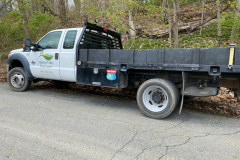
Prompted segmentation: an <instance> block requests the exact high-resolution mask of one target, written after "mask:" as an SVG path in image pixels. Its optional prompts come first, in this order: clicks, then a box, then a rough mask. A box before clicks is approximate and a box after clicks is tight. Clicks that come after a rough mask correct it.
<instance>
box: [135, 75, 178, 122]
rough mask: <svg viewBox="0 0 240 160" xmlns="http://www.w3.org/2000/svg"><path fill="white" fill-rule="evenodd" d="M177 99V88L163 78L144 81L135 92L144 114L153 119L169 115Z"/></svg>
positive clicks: (176, 103)
mask: <svg viewBox="0 0 240 160" xmlns="http://www.w3.org/2000/svg"><path fill="white" fill-rule="evenodd" d="M178 101H179V90H178V88H177V87H176V85H175V84H173V83H172V82H170V81H168V80H165V79H151V80H148V81H146V82H144V83H143V84H142V85H141V86H140V87H139V89H138V92H137V103H138V106H139V108H140V110H141V111H142V112H143V114H145V115H146V116H148V117H150V118H154V119H160V118H165V117H167V116H169V115H170V114H171V113H172V112H173V111H174V109H175V108H176V106H177V105H178Z"/></svg>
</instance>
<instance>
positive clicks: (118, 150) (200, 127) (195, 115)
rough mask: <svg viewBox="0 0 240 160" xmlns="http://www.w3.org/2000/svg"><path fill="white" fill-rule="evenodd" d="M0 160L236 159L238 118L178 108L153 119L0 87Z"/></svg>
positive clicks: (93, 101) (132, 106) (97, 102)
mask: <svg viewBox="0 0 240 160" xmlns="http://www.w3.org/2000/svg"><path fill="white" fill-rule="evenodd" d="M0 159H1V160H8V159H13V160H15V159H34V160H35V159H47V160H48V159H49V160H54V159H64V160H65V159H69V160H75V159H76V160H79V159H87V160H97V159H101V160H102V159H103V160H108V159H109V160H111V159H112V160H118V159H119V160H128V159H129V160H135V159H139V160H141V159H146V160H155V159H156V160H157V159H161V160H185V159H187V160H188V159H199V160H202V159H213V160H214V159H216V160H221V159H222V160H229V159H234V160H235V159H238V160H240V119H234V118H231V117H224V116H218V115H213V114H207V113H200V112H194V111H191V110H187V109H183V112H182V114H181V115H178V113H177V112H175V113H174V114H173V115H171V116H170V117H169V118H166V119H164V120H154V119H150V118H147V117H145V116H144V115H142V114H141V112H140V111H139V109H138V107H137V104H136V103H134V102H127V101H126V100H121V99H119V100H118V99H114V98H109V97H99V96H96V95H88V94H84V93H81V94H77V95H76V94H72V93H64V92H58V91H56V90H52V89H48V88H47V87H46V88H41V89H37V88H33V89H31V90H29V91H27V92H23V93H16V92H12V91H10V89H9V88H8V86H7V85H6V84H0Z"/></svg>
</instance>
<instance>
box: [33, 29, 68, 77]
mask: <svg viewBox="0 0 240 160" xmlns="http://www.w3.org/2000/svg"><path fill="white" fill-rule="evenodd" d="M63 32H64V31H63V30H58V31H52V32H49V33H48V34H47V35H45V36H44V37H43V38H42V39H41V40H40V41H39V42H38V43H37V44H38V45H39V46H41V48H39V49H38V50H37V51H33V52H31V54H30V55H29V56H30V61H29V62H30V70H31V72H32V75H33V76H34V77H36V78H45V79H53V80H60V79H61V77H60V73H59V64H60V60H59V53H60V52H61V47H60V46H61V44H62V36H63Z"/></svg>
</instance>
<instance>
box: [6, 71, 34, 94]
mask: <svg viewBox="0 0 240 160" xmlns="http://www.w3.org/2000/svg"><path fill="white" fill-rule="evenodd" d="M7 81H8V84H9V87H10V88H11V89H12V90H13V91H16V92H23V91H26V90H28V89H29V88H30V86H31V83H32V82H31V81H29V80H28V77H27V76H26V74H25V72H24V70H23V68H22V67H16V68H13V69H11V70H10V72H9V73H8V77H7Z"/></svg>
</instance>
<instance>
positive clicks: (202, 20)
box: [200, 0, 205, 35]
mask: <svg viewBox="0 0 240 160" xmlns="http://www.w3.org/2000/svg"><path fill="white" fill-rule="evenodd" d="M204 6H205V1H204V0H202V17H201V24H202V25H203V22H204ZM202 30H203V26H201V28H200V35H202Z"/></svg>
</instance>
